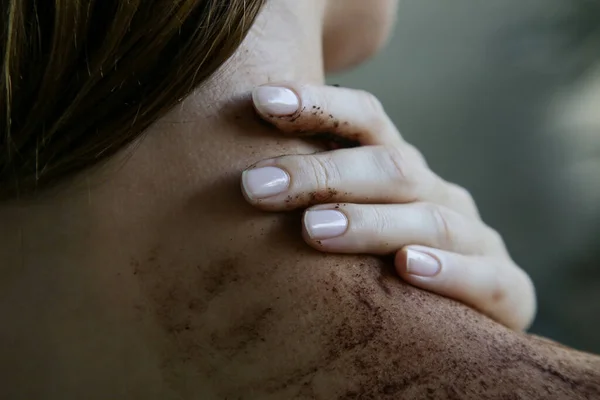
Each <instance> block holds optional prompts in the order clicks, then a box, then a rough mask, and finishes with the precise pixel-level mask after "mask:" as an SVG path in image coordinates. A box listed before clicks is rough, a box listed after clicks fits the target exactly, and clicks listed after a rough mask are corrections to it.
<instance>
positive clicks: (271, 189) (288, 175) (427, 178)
mask: <svg viewBox="0 0 600 400" xmlns="http://www.w3.org/2000/svg"><path fill="white" fill-rule="evenodd" d="M242 189H243V192H244V195H245V197H246V199H247V200H248V201H249V202H250V203H251V204H253V205H254V206H256V207H259V208H261V209H264V210H270V211H279V210H290V209H294V208H299V207H307V206H309V205H313V204H319V203H331V202H351V203H371V204H386V203H407V202H412V201H429V202H436V203H439V204H441V205H444V206H447V207H450V208H453V209H455V210H457V211H458V212H461V213H464V214H465V215H471V216H476V215H477V208H476V206H475V203H474V202H473V201H472V199H471V198H470V195H469V194H468V192H466V191H465V190H464V189H462V188H460V187H458V186H456V185H451V184H449V183H447V182H445V181H443V180H442V179H441V178H439V177H438V176H437V175H435V174H434V173H433V172H432V171H431V170H429V169H428V168H427V167H426V166H425V165H424V164H422V163H420V162H419V160H418V158H416V157H415V155H414V153H411V152H405V151H404V148H400V147H394V148H390V147H385V146H368V147H358V148H353V149H343V150H336V151H331V152H325V153H318V154H310V155H293V156H283V157H278V158H275V159H269V160H265V161H261V162H259V163H258V164H256V165H255V166H254V167H253V168H251V169H249V170H246V171H244V173H243V175H242Z"/></svg>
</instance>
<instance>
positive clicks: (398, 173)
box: [376, 146, 414, 191]
mask: <svg viewBox="0 0 600 400" xmlns="http://www.w3.org/2000/svg"><path fill="white" fill-rule="evenodd" d="M376 157H378V158H379V159H380V160H381V161H380V162H381V165H382V168H383V169H384V172H385V173H386V174H388V175H389V176H390V178H391V180H392V181H393V182H394V183H396V184H399V185H401V187H402V189H403V190H404V191H406V190H407V189H411V188H412V186H413V184H414V182H413V179H412V174H411V171H410V170H411V165H410V164H409V161H408V159H407V157H406V154H405V153H404V151H403V150H402V149H401V148H399V147H392V146H385V147H384V146H382V147H381V148H380V152H379V154H378V155H376Z"/></svg>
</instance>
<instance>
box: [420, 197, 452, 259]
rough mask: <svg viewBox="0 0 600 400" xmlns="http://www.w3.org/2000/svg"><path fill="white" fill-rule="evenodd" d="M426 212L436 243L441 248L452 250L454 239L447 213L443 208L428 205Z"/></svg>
mask: <svg viewBox="0 0 600 400" xmlns="http://www.w3.org/2000/svg"><path fill="white" fill-rule="evenodd" d="M426 208H427V212H428V214H429V215H430V216H431V220H432V221H433V228H434V232H435V235H436V241H437V243H438V246H439V247H441V248H443V249H444V248H445V249H449V248H452V245H453V243H454V237H453V234H452V229H451V227H450V222H449V215H448V211H447V210H445V209H444V208H442V207H440V206H438V205H436V204H430V203H428V204H427V205H426Z"/></svg>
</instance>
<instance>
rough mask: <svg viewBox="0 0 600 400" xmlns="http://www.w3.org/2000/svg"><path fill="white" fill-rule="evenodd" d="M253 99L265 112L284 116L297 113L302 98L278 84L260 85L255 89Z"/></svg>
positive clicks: (261, 110) (262, 111)
mask: <svg viewBox="0 0 600 400" xmlns="http://www.w3.org/2000/svg"><path fill="white" fill-rule="evenodd" d="M252 101H254V105H255V106H256V108H257V109H258V110H259V111H260V112H261V113H263V114H266V115H273V116H276V117H284V116H286V115H293V114H295V113H296V112H297V111H298V109H299V108H300V100H299V99H298V96H297V95H296V93H294V92H293V91H292V90H290V89H287V88H282V87H276V86H260V87H257V88H256V89H254V92H253V93H252Z"/></svg>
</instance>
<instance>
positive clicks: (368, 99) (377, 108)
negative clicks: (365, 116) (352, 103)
mask: <svg viewBox="0 0 600 400" xmlns="http://www.w3.org/2000/svg"><path fill="white" fill-rule="evenodd" d="M362 94H363V96H364V99H365V103H366V106H367V107H368V109H369V110H370V111H371V112H372V113H373V114H374V115H378V114H383V113H384V111H383V104H382V103H381V101H380V100H379V99H378V98H377V96H375V95H374V94H373V93H371V92H367V91H362Z"/></svg>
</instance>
